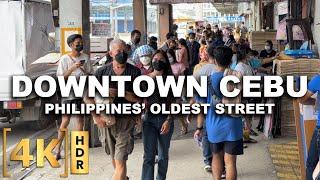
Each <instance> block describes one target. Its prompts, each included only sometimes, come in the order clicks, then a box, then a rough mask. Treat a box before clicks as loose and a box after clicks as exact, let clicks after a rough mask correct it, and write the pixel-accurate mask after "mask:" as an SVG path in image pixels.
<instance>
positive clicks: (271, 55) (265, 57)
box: [260, 40, 277, 68]
mask: <svg viewBox="0 0 320 180" xmlns="http://www.w3.org/2000/svg"><path fill="white" fill-rule="evenodd" d="M276 54H277V52H276V51H275V50H273V43H272V41H271V40H267V41H266V44H265V46H264V50H262V51H261V52H260V58H262V67H264V68H270V67H272V65H273V60H274V59H275V56H276Z"/></svg>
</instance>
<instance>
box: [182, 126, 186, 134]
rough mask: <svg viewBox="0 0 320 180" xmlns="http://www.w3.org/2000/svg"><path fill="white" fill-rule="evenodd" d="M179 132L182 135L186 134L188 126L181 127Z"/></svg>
mask: <svg viewBox="0 0 320 180" xmlns="http://www.w3.org/2000/svg"><path fill="white" fill-rule="evenodd" d="M181 134H182V135H185V134H188V126H186V127H182V128H181Z"/></svg>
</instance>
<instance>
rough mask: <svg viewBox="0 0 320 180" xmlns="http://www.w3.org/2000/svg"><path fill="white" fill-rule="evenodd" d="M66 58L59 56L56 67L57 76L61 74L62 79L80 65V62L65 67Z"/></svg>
mask: <svg viewBox="0 0 320 180" xmlns="http://www.w3.org/2000/svg"><path fill="white" fill-rule="evenodd" d="M66 60H67V59H65V58H61V59H60V62H59V65H58V68H57V76H63V77H64V79H67V78H68V77H69V76H70V75H71V74H72V72H73V71H74V70H76V69H77V68H79V67H80V66H81V63H80V62H76V63H74V64H73V65H72V66H71V67H69V69H67V68H68V67H67V63H66V62H65V61H66Z"/></svg>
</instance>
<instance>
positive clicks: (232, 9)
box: [212, 2, 238, 14]
mask: <svg viewBox="0 0 320 180" xmlns="http://www.w3.org/2000/svg"><path fill="white" fill-rule="evenodd" d="M212 4H213V6H214V7H215V8H216V9H217V10H218V11H219V12H220V13H222V14H238V5H237V3H216V2H214V3H212Z"/></svg>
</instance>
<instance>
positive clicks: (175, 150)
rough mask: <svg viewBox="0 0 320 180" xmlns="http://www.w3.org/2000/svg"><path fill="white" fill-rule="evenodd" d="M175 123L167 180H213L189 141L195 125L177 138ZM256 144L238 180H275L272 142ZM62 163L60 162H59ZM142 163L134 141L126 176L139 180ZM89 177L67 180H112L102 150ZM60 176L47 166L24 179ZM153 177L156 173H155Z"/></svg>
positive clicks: (242, 160) (93, 157) (94, 152)
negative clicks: (271, 149)
mask: <svg viewBox="0 0 320 180" xmlns="http://www.w3.org/2000/svg"><path fill="white" fill-rule="evenodd" d="M179 128H180V127H179V124H178V122H177V123H176V124H175V133H174V136H173V140H172V141H171V148H170V156H169V169H168V174H167V179H168V180H208V179H212V176H211V174H209V173H207V172H205V171H204V169H203V159H202V152H201V149H200V148H199V147H198V146H197V145H196V143H195V142H194V140H193V138H192V134H193V132H194V129H195V123H192V127H191V130H190V131H189V133H188V134H187V135H185V136H182V135H180V134H179V133H180V131H179ZM256 139H257V140H258V143H257V144H248V146H249V147H248V148H246V149H245V150H244V155H242V156H239V157H238V159H237V169H238V179H240V180H241V179H245V180H257V179H264V180H273V179H277V176H276V171H275V169H274V166H273V165H272V161H271V158H270V154H269V150H268V144H269V143H270V142H273V143H274V142H275V141H277V139H275V140H266V139H265V138H264V137H263V135H262V134H260V136H259V137H257V138H256ZM60 163H61V164H62V163H63V160H61V161H60ZM142 163H143V144H142V142H141V140H138V141H136V143H135V148H134V151H133V153H132V154H131V155H130V156H129V160H128V176H129V177H130V179H131V180H139V179H140V177H141V168H142ZM89 171H90V172H89V175H71V174H70V175H69V177H68V179H77V180H78V179H83V180H86V179H90V180H100V179H104V180H106V179H111V176H112V172H113V167H112V165H111V161H110V158H109V156H107V155H106V154H105V152H104V151H103V149H102V148H101V147H100V148H91V149H90V155H89ZM62 173H63V166H62V168H56V169H55V168H51V167H50V165H49V164H48V163H47V165H45V168H38V169H36V170H35V171H33V172H32V173H31V175H30V176H28V177H27V178H26V179H28V180H33V179H44V180H47V179H52V180H53V179H58V178H59V175H60V174H62ZM155 174H156V173H155Z"/></svg>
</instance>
